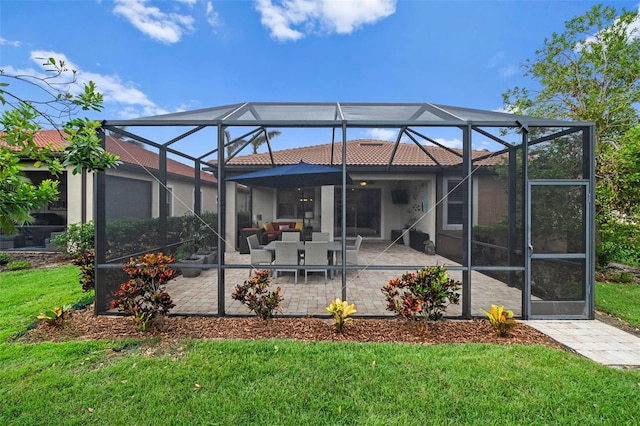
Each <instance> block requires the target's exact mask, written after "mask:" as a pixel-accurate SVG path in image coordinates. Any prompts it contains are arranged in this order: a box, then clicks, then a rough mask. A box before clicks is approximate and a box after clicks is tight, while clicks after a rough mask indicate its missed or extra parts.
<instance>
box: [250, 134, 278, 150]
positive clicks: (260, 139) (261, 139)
mask: <svg viewBox="0 0 640 426" xmlns="http://www.w3.org/2000/svg"><path fill="white" fill-rule="evenodd" d="M280 133H281V132H280V130H271V131H269V132H267V134H266V135H265V134H264V133H261V134H259V135H258V136H256V137H255V138H253V139H252V140H251V146H252V147H253V153H254V154H257V153H258V148H260V145H262V144H264V143H265V142H267V137H268V138H269V140H271V139H273V138H275V137H276V136H280Z"/></svg>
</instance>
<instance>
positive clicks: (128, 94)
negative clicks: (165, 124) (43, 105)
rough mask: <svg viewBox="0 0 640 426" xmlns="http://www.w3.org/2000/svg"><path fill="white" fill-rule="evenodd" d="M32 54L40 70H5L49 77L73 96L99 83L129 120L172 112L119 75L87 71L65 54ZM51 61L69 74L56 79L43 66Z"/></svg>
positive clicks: (107, 100)
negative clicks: (73, 82)
mask: <svg viewBox="0 0 640 426" xmlns="http://www.w3.org/2000/svg"><path fill="white" fill-rule="evenodd" d="M30 55H31V60H32V61H33V62H34V63H35V64H36V65H37V67H36V68H28V69H16V68H14V67H12V66H6V67H4V72H5V73H6V74H8V75H26V76H33V77H35V78H36V79H38V78H40V79H42V78H49V80H48V82H49V83H52V84H53V85H55V86H57V88H58V89H59V90H62V91H69V93H71V94H73V95H76V94H78V93H80V92H81V91H82V90H83V85H84V84H87V83H88V82H89V81H93V82H94V83H95V84H96V89H97V90H98V92H100V93H102V96H103V99H104V103H105V105H112V106H113V107H114V108H118V109H119V110H121V112H119V114H120V115H123V116H126V117H127V118H133V117H141V116H151V115H158V114H166V113H167V112H168V111H166V110H164V109H162V108H160V107H158V106H157V105H156V104H155V103H154V102H152V101H151V100H150V99H149V98H148V97H147V95H146V94H145V93H143V92H142V91H140V90H139V89H138V88H136V87H135V85H134V84H132V83H125V82H122V80H121V79H120V77H118V76H117V75H106V74H98V73H94V72H90V71H83V70H81V69H80V68H79V67H78V66H77V65H76V64H74V63H73V62H72V61H70V60H69V59H68V58H67V57H66V55H65V54H64V53H59V52H53V51H45V50H35V51H32V52H31V53H30ZM48 58H55V59H56V61H60V60H62V61H64V63H65V67H66V69H67V70H68V72H65V73H63V75H61V76H59V77H56V78H53V79H52V78H51V77H52V74H51V73H50V72H47V71H46V70H45V68H44V67H43V63H45V62H47V60H48ZM72 70H76V71H77V73H76V83H75V84H70V83H71V81H72V80H73V75H72V74H71V71H72ZM33 81H34V83H35V84H39V83H40V82H38V81H37V80H33Z"/></svg>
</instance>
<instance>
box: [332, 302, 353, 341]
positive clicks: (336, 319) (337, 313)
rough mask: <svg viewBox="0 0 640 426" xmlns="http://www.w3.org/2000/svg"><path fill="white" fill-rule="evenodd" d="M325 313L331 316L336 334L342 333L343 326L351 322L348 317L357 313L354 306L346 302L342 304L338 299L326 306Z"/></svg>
mask: <svg viewBox="0 0 640 426" xmlns="http://www.w3.org/2000/svg"><path fill="white" fill-rule="evenodd" d="M327 312H329V313H330V314H331V315H333V328H334V329H335V330H336V331H337V332H338V333H342V332H343V331H344V325H345V324H346V323H347V322H349V321H351V318H350V317H349V315H351V314H354V313H356V312H358V311H356V309H355V305H354V304H351V305H349V304H348V302H347V301H346V300H345V301H344V302H343V301H342V300H340V299H336V300H333V301H331V304H330V305H329V306H327Z"/></svg>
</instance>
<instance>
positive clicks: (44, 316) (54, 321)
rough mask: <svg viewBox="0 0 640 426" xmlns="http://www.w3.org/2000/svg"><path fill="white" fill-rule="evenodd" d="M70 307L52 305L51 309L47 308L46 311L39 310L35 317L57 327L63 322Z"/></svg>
mask: <svg viewBox="0 0 640 426" xmlns="http://www.w3.org/2000/svg"><path fill="white" fill-rule="evenodd" d="M70 310H71V307H70V306H68V305H65V306H63V307H62V308H60V307H59V306H54V307H53V308H52V309H49V310H48V311H47V312H41V313H40V315H38V316H37V317H36V318H37V319H39V320H40V321H44V322H46V323H47V324H49V325H51V326H53V327H58V326H61V325H62V324H63V323H64V320H65V319H66V317H67V316H68V315H69V312H70Z"/></svg>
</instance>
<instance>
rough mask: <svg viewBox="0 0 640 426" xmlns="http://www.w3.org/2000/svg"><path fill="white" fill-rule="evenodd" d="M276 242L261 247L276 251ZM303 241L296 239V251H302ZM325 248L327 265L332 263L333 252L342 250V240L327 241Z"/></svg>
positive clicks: (331, 274)
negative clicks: (327, 253)
mask: <svg viewBox="0 0 640 426" xmlns="http://www.w3.org/2000/svg"><path fill="white" fill-rule="evenodd" d="M276 242H277V241H271V242H270V243H269V244H267V245H266V246H264V247H263V248H264V249H265V250H269V251H272V252H275V251H276ZM304 244H305V242H304V241H298V253H304ZM327 250H328V252H329V265H333V264H334V261H333V259H334V258H335V254H336V253H339V252H341V251H342V242H341V241H327ZM334 272H335V271H333V270H331V271H330V274H329V275H330V276H331V278H332V279H333V277H334V275H335V274H334Z"/></svg>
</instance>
